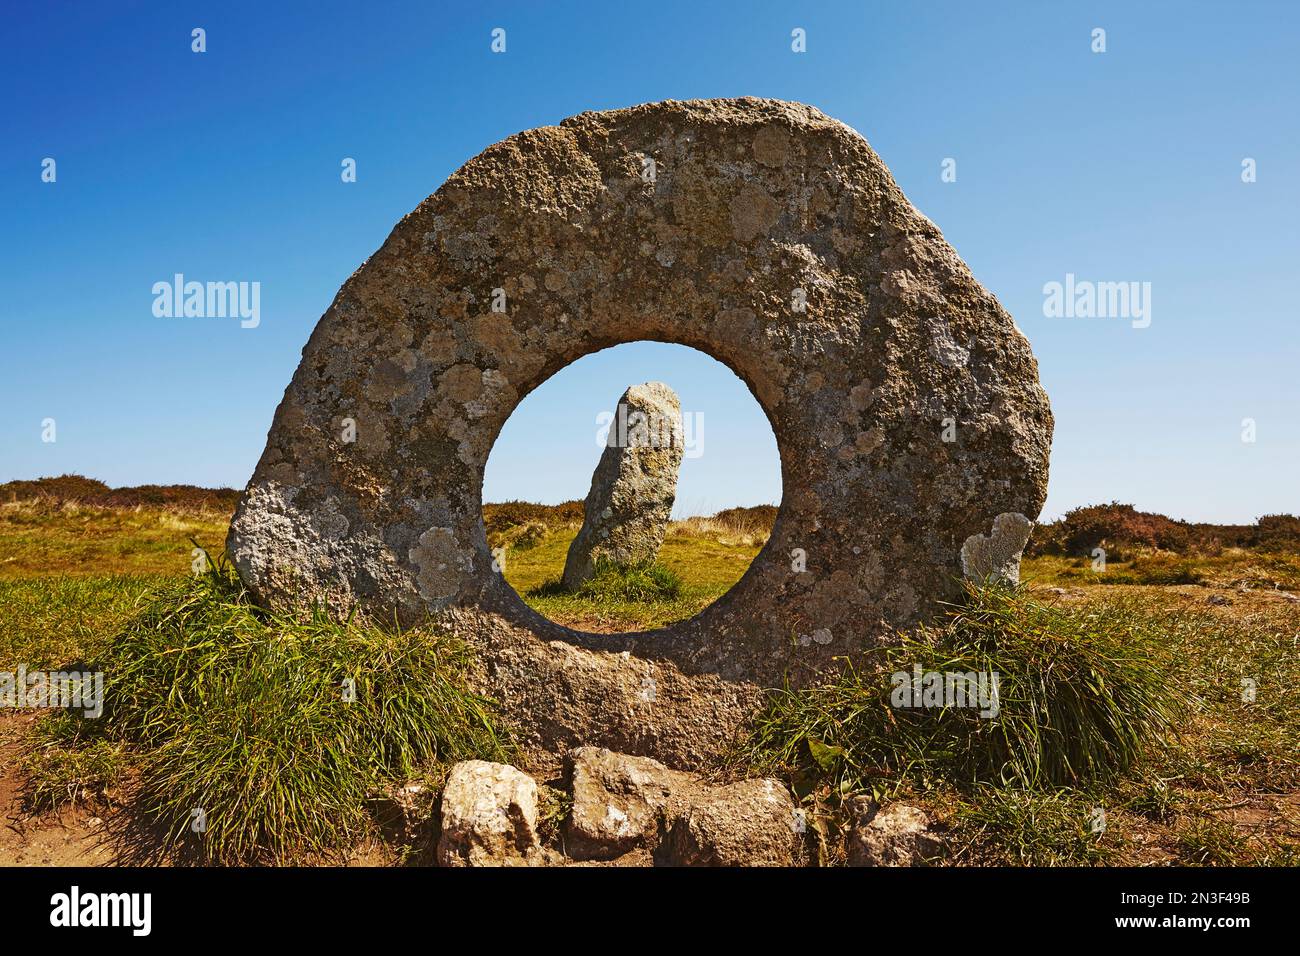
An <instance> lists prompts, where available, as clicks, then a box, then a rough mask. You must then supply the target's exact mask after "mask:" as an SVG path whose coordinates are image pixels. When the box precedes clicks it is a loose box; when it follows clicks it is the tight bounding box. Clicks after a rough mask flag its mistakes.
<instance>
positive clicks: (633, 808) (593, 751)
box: [564, 747, 699, 860]
mask: <svg viewBox="0 0 1300 956" xmlns="http://www.w3.org/2000/svg"><path fill="white" fill-rule="evenodd" d="M566 763H567V765H568V767H567V771H568V779H569V782H570V788H571V793H572V794H573V809H572V811H571V812H570V814H569V819H568V821H567V822H566V824H565V831H564V849H565V852H566V853H567V854H568V855H569V856H570V857H572V858H573V859H575V860H612V859H614V858H615V857H618V856H622V855H623V854H624V853H627V852H628V851H630V850H633V849H635V848H636V847H640V846H645V845H647V844H648V843H650V842H653V841H654V840H655V839H656V838H657V836H658V832H659V827H660V824H661V818H662V816H663V811H664V808H665V807H667V806H668V804H669V802H670V801H672V800H673V799H674V797H681V796H684V795H685V794H686V793H689V792H691V791H693V790H698V789H699V785H698V784H697V783H696V782H695V779H694V778H693V777H691V775H690V774H686V773H681V772H679V771H676V770H669V769H668V768H667V767H665V766H664V765H663V764H661V763H660V762H659V761H657V760H652V759H651V758H649V757H630V756H628V755H626V754H618V753H614V752H613V751H610V750H605V749H604V748H602V747H579V748H577V749H576V750H572V751H570V752H569V754H568V757H567V758H566Z"/></svg>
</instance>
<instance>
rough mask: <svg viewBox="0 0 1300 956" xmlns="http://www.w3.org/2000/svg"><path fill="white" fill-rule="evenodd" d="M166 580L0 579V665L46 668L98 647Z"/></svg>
mask: <svg viewBox="0 0 1300 956" xmlns="http://www.w3.org/2000/svg"><path fill="white" fill-rule="evenodd" d="M165 580H167V579H165V578H161V577H159V576H157V575H136V574H131V575H114V574H107V573H103V572H102V571H101V573H99V574H93V575H60V576H47V577H37V578H26V579H22V580H4V579H0V670H14V669H16V668H17V667H18V665H19V664H25V665H27V667H28V669H29V670H49V669H53V668H57V667H60V666H61V665H64V664H68V663H71V662H74V661H79V660H84V659H85V658H86V657H88V656H90V655H91V654H93V653H96V652H98V651H99V650H101V649H102V648H103V647H104V646H105V644H106V643H107V641H108V640H109V638H110V637H111V636H112V635H113V633H115V632H116V631H117V629H118V628H119V627H121V626H122V624H124V623H125V622H126V621H127V620H129V619H130V618H131V617H132V616H133V615H134V614H137V613H139V611H140V610H141V609H142V608H143V607H144V606H145V604H146V602H147V601H148V599H149V595H150V594H151V593H152V591H153V590H154V589H155V588H157V587H158V586H159V584H160V583H162V582H163V581H165Z"/></svg>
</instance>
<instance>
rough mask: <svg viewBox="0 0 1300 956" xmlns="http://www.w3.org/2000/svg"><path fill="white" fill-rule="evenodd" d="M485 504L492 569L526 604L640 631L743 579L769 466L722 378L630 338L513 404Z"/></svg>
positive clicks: (737, 383)
mask: <svg viewBox="0 0 1300 956" xmlns="http://www.w3.org/2000/svg"><path fill="white" fill-rule="evenodd" d="M665 386H666V387H665ZM482 500H483V502H484V505H483V523H484V526H485V528H486V530H487V540H488V547H489V549H490V550H491V551H492V555H493V560H494V566H496V567H497V568H498V569H499V570H500V571H501V572H502V573H503V575H504V577H505V580H506V582H507V583H508V584H509V585H510V586H511V587H512V588H514V590H515V592H516V593H517V594H518V595H519V596H520V597H521V598H522V599H523V600H524V602H525V603H527V604H528V605H529V606H530V607H532V608H533V609H534V610H536V611H538V612H539V613H540V614H542V615H543V616H544V617H546V618H548V619H550V620H552V621H554V622H555V623H557V624H562V625H564V626H566V627H570V628H573V629H575V630H580V631H588V632H594V633H621V632H628V631H644V630H650V629H653V628H658V627H664V626H667V625H669V624H673V623H675V622H677V621H682V620H685V619H687V618H690V617H694V616H695V615H696V614H698V613H699V612H700V611H702V610H703V609H704V608H706V607H708V606H709V605H710V604H712V603H714V602H715V601H717V600H718V599H719V598H720V597H722V595H723V594H725V593H726V592H727V591H728V590H730V589H731V587H732V586H733V585H735V583H736V582H737V581H739V580H740V578H741V576H742V575H743V574H744V573H745V571H746V569H747V568H748V567H749V565H750V564H751V563H752V562H753V560H754V558H755V557H756V556H757V555H758V553H759V551H760V550H761V549H762V547H763V545H764V544H765V543H766V542H767V538H768V535H769V534H770V532H771V529H772V525H773V523H774V521H775V520H776V514H777V510H778V508H779V506H780V501H781V461H780V455H779V453H778V450H777V444H776V437H775V436H774V435H773V433H772V426H771V423H770V422H769V421H768V419H767V415H766V414H765V413H764V411H763V409H762V407H761V406H760V405H759V403H758V401H757V400H756V399H755V398H754V396H753V394H751V392H750V391H749V388H748V387H747V386H746V385H745V383H744V382H743V381H741V379H740V378H739V377H737V376H736V374H735V373H734V372H732V371H731V369H729V368H727V366H725V365H723V364H722V363H721V362H719V361H717V360H716V359H714V358H712V357H711V356H709V355H706V354H705V353H704V352H700V351H698V350H696V349H692V348H688V347H687V346H684V345H672V344H667V343H662V342H630V343H626V344H623V345H618V346H614V347H612V348H607V349H604V350H602V351H600V352H594V353H592V354H591V355H587V356H584V357H583V358H581V359H579V360H578V361H576V362H573V363H572V364H570V365H568V366H566V367H565V368H563V369H561V370H560V371H559V372H557V373H556V374H555V375H553V376H552V377H551V378H549V379H547V380H546V381H545V382H543V383H542V384H541V385H540V386H538V387H537V388H536V389H534V390H533V391H532V392H531V393H530V394H528V395H527V396H525V397H524V399H523V401H522V402H520V404H519V406H518V407H517V408H516V409H515V410H514V412H513V414H511V416H510V418H509V419H508V420H507V421H506V423H505V425H504V426H503V427H502V429H501V433H500V435H498V436H497V440H496V442H495V444H494V445H493V446H492V451H491V454H490V455H489V457H488V461H487V466H486V468H485V469H484V477H483V496H482Z"/></svg>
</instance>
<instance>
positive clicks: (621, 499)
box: [564, 382, 682, 589]
mask: <svg viewBox="0 0 1300 956" xmlns="http://www.w3.org/2000/svg"><path fill="white" fill-rule="evenodd" d="M681 428H682V407H681V403H680V402H678V400H677V393H676V392H674V391H673V390H672V389H671V388H669V387H668V386H667V385H665V384H664V383H663V382H646V383H645V384H644V385H633V386H632V387H631V388H629V389H628V390H627V391H626V392H624V393H623V397H622V398H620V399H619V400H618V408H617V409H616V410H615V412H614V420H613V421H612V422H611V423H610V426H609V438H608V439H607V440H606V442H605V451H604V452H603V453H602V454H601V456H600V462H599V463H598V464H597V465H596V470H595V472H594V473H593V474H592V476H591V491H589V492H587V501H586V505H585V507H584V509H583V519H582V529H581V530H580V531H579V532H578V536H577V537H576V538H574V539H573V544H571V545H570V546H569V556H568V558H567V559H566V560H565V562H564V586H565V587H567V588H571V589H572V588H576V587H578V586H579V585H581V584H582V583H583V582H584V581H586V580H588V579H589V578H591V577H592V575H593V574H595V572H596V566H597V564H598V563H601V564H603V563H609V564H611V565H617V566H620V567H633V566H636V565H643V564H651V563H653V562H654V560H655V558H656V557H658V555H659V547H660V545H662V544H663V542H664V531H665V529H666V528H667V527H668V517H669V515H670V514H671V513H672V510H673V502H674V501H675V500H676V498H677V473H678V471H679V470H680V469H681V465H682V431H681Z"/></svg>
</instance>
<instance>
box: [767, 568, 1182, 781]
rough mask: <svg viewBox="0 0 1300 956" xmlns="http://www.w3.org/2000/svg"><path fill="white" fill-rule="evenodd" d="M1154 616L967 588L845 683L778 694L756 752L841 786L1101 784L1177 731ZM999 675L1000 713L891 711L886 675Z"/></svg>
mask: <svg viewBox="0 0 1300 956" xmlns="http://www.w3.org/2000/svg"><path fill="white" fill-rule="evenodd" d="M1151 637H1152V635H1151V634H1150V633H1149V632H1148V631H1147V629H1146V622H1145V620H1144V619H1143V618H1141V617H1140V616H1137V615H1129V614H1125V613H1123V612H1122V611H1116V610H1114V609H1097V608H1089V609H1074V610H1067V609H1063V608H1060V607H1057V606H1053V605H1049V604H1045V603H1042V602H1039V601H1037V600H1036V599H1035V598H1033V597H1032V595H1031V594H1030V593H1029V592H1028V591H1027V590H1017V589H1012V588H1003V587H989V588H975V587H968V589H967V603H965V604H963V605H961V606H957V607H954V608H952V609H951V610H950V611H949V613H948V617H947V620H946V621H945V622H944V623H943V624H942V625H940V626H936V627H933V628H925V627H923V628H919V629H917V630H916V631H914V632H912V633H909V634H903V635H900V636H899V641H898V643H896V644H891V645H886V646H882V647H880V648H878V649H877V650H876V651H874V652H872V653H870V654H869V655H868V656H867V658H866V659H865V660H864V661H863V662H862V663H860V664H858V665H856V666H846V667H845V668H844V670H843V671H842V672H841V674H840V675H839V677H838V679H836V680H833V681H831V682H829V683H826V684H824V685H821V686H817V687H813V688H810V689H806V690H789V689H787V690H784V691H779V692H776V693H774V694H773V695H772V696H771V700H770V703H769V705H768V707H767V709H766V710H765V712H764V713H763V714H762V715H760V717H759V718H758V721H757V730H756V735H755V739H754V741H753V742H752V744H751V746H752V748H753V753H754V754H755V756H756V757H757V758H758V759H759V762H760V763H762V762H772V761H775V762H776V764H778V765H782V766H785V767H786V768H788V769H792V770H794V771H795V772H802V773H803V774H805V775H817V774H819V773H820V774H823V775H825V776H828V777H830V778H831V779H832V780H833V781H834V784H835V786H836V787H837V788H838V789H840V790H842V791H851V790H863V789H872V788H876V789H879V788H880V787H881V784H882V781H887V780H892V781H895V782H902V781H903V780H905V779H908V778H912V779H918V780H920V781H922V782H925V781H928V780H930V779H932V778H936V777H937V778H941V779H944V780H947V781H951V782H955V783H962V784H969V785H976V784H979V783H984V782H993V783H998V784H1009V783H1013V784H1015V785H1018V786H1021V787H1037V786H1041V785H1065V784H1076V785H1077V784H1080V783H1088V782H1092V781H1095V780H1104V779H1107V778H1110V777H1113V776H1115V775H1116V774H1119V773H1122V772H1124V771H1127V770H1128V769H1129V768H1131V767H1132V766H1133V765H1134V764H1135V763H1136V762H1137V760H1138V758H1139V756H1140V755H1141V753H1142V750H1143V745H1144V743H1145V742H1147V741H1149V740H1151V739H1152V738H1158V737H1162V736H1165V735H1167V734H1168V733H1169V731H1170V730H1171V729H1172V728H1173V727H1174V725H1175V721H1176V719H1177V714H1178V712H1179V710H1180V709H1181V708H1182V707H1183V706H1185V704H1186V703H1187V697H1186V695H1185V694H1184V693H1183V692H1182V690H1181V688H1180V687H1179V686H1178V685H1175V684H1171V683H1170V682H1169V681H1168V679H1167V676H1168V664H1167V662H1166V661H1165V660H1164V659H1163V656H1162V655H1160V654H1159V653H1157V652H1156V651H1155V650H1154V648H1153V646H1152V645H1153V642H1152V640H1151ZM914 665H920V667H921V668H922V670H923V671H939V672H963V673H964V672H976V673H985V674H997V675H999V682H1000V687H999V703H1000V713H999V714H998V715H997V716H996V717H995V718H993V719H988V718H986V717H984V716H981V713H980V711H979V710H978V709H975V708H960V707H957V708H944V709H927V708H921V707H899V706H894V704H893V702H892V701H891V696H892V693H893V686H894V685H893V683H892V682H891V679H890V675H891V674H894V673H896V672H904V673H907V674H910V673H911V672H912V670H913V667H914Z"/></svg>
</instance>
